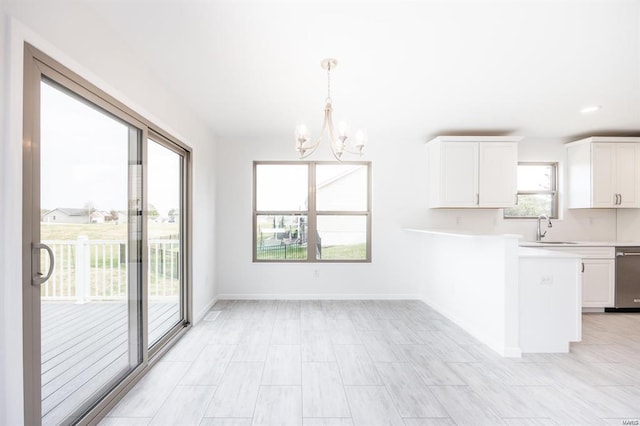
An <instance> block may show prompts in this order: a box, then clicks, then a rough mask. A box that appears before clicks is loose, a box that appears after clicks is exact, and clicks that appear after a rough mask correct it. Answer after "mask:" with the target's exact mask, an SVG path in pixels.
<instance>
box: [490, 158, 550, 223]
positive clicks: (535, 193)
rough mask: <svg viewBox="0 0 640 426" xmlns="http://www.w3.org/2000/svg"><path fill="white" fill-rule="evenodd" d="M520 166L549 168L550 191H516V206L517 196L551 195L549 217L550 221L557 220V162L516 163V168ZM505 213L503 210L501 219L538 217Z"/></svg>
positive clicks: (535, 217)
mask: <svg viewBox="0 0 640 426" xmlns="http://www.w3.org/2000/svg"><path fill="white" fill-rule="evenodd" d="M520 166H551V186H552V189H551V190H548V191H532V190H527V191H521V190H519V189H518V190H517V191H516V205H517V201H518V196H520V195H537V194H541V195H551V196H552V199H551V216H549V218H550V219H558V212H559V210H560V209H559V206H558V162H557V161H519V162H518V167H520ZM516 189H517V183H516ZM506 211H507V209H503V210H502V217H503V219H509V220H510V219H517V220H520V219H537V218H538V216H507V215H506Z"/></svg>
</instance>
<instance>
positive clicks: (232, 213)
mask: <svg viewBox="0 0 640 426" xmlns="http://www.w3.org/2000/svg"><path fill="white" fill-rule="evenodd" d="M321 118H322V109H321V108H320V109H319V110H318V119H319V120H320V119H321ZM292 126H293V124H292ZM370 145H371V146H369V147H367V154H366V156H364V157H363V158H362V159H363V160H367V161H372V184H373V188H374V190H373V198H372V205H373V207H372V232H373V244H372V262H371V263H370V264H339V263H334V264H319V263H312V264H285V263H252V257H251V256H252V252H251V241H252V239H251V232H252V225H251V224H252V204H251V194H252V162H253V161H254V160H296V159H297V156H296V153H295V150H294V137H293V127H292V131H291V133H290V134H287V135H284V136H282V137H275V136H273V137H269V136H247V137H245V138H241V139H237V140H222V141H220V143H219V144H218V155H217V157H216V158H217V162H216V170H217V173H218V175H217V176H218V181H217V182H218V186H217V189H216V194H217V197H218V198H217V203H218V204H217V205H218V210H217V222H216V229H217V232H218V238H217V239H216V244H217V257H216V264H217V265H218V266H217V280H216V281H217V282H218V291H219V295H220V296H221V297H256V296H262V297H290V298H292V297H307V298H309V297H324V298H328V297H337V298H348V297H370V298H376V297H382V298H393V297H402V298H406V297H416V296H417V294H418V293H419V290H418V288H419V287H418V276H417V274H416V268H415V265H413V264H412V262H411V261H410V259H409V257H408V256H407V255H406V253H405V251H404V249H405V247H404V244H405V239H406V235H405V233H404V232H403V231H402V228H403V227H406V226H409V225H411V224H413V223H415V222H416V220H417V218H418V217H419V216H420V215H421V214H423V211H422V210H420V207H421V206H423V205H426V193H425V192H424V183H425V180H424V176H423V175H424V158H423V155H422V153H423V148H424V144H421V143H420V142H419V141H416V142H408V143H407V142H403V141H401V140H396V139H395V137H394V136H393V135H391V134H390V135H382V134H379V135H376V136H375V140H374V141H373V142H372V143H371V144H370ZM385 145H386V147H385ZM394 145H395V146H396V147H397V150H396V149H392V148H393V146H394ZM353 158H357V157H353ZM312 159H314V160H331V156H330V154H329V153H328V147H327V146H324V145H323V146H321V147H320V148H319V149H318V151H317V152H316V153H315V154H314V155H313V157H312ZM315 271H318V273H319V276H318V277H316V276H315V275H314V272H315Z"/></svg>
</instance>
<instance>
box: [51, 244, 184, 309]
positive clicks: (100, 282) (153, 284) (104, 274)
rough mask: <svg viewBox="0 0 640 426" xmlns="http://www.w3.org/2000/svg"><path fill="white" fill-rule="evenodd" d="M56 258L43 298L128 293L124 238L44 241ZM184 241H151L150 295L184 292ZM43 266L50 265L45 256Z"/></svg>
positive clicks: (98, 297) (82, 298) (83, 299)
mask: <svg viewBox="0 0 640 426" xmlns="http://www.w3.org/2000/svg"><path fill="white" fill-rule="evenodd" d="M43 242H44V243H45V244H47V245H48V246H49V247H51V250H53V255H54V258H55V264H54V271H53V274H52V275H51V278H50V279H49V280H48V281H47V282H46V283H45V284H43V285H42V290H41V294H42V299H43V300H52V301H53V300H60V301H63V300H64V301H68V300H74V301H76V302H78V303H86V302H91V301H95V300H122V299H126V298H127V297H128V295H127V288H128V287H127V283H128V279H127V276H128V275H127V274H128V264H127V255H126V254H127V253H126V250H127V248H128V246H127V242H126V241H124V240H89V239H88V238H87V237H85V236H80V237H79V238H78V239H77V240H74V241H62V240H56V241H53V240H50V241H43ZM179 253H180V242H179V240H175V239H158V240H150V241H149V244H148V274H147V276H148V292H149V298H150V299H163V298H175V297H178V295H179V292H180V285H179V284H180V274H181V271H180V255H179ZM41 259H42V266H41V267H42V269H41V270H43V271H46V270H47V269H48V268H49V258H48V256H41Z"/></svg>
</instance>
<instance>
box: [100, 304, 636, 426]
mask: <svg viewBox="0 0 640 426" xmlns="http://www.w3.org/2000/svg"><path fill="white" fill-rule="evenodd" d="M635 421H640V314H586V315H584V316H583V341H582V342H581V343H576V344H573V345H572V346H571V352H570V353H569V354H528V355H525V356H524V357H523V358H520V359H506V358H501V357H499V356H498V355H496V354H495V353H493V352H492V351H491V350H489V349H488V348H487V347H485V346H484V345H482V344H480V343H479V342H477V341H476V340H475V339H473V338H472V337H471V336H469V335H468V334H467V333H465V332H464V331H463V330H461V329H460V328H459V327H457V326H456V325H455V324H453V323H451V322H450V321H448V320H447V319H446V318H444V317H443V316H442V315H440V314H438V313H437V312H436V311H434V310H433V309H431V308H430V307H429V306H427V305H425V304H424V303H422V302H419V301H221V302H218V303H216V305H215V306H214V308H213V309H212V311H211V312H210V313H209V314H208V315H207V317H206V318H205V320H203V321H201V322H200V323H199V324H198V325H197V326H195V327H194V328H193V329H191V330H190V331H189V332H188V333H187V334H186V335H185V336H184V337H183V338H182V339H181V340H180V341H179V342H178V343H177V344H176V345H175V346H174V347H173V348H172V349H171V350H170V351H169V352H168V353H167V354H166V355H165V356H164V357H163V358H162V360H161V361H160V362H159V363H158V364H157V365H156V366H155V367H154V368H153V369H152V371H150V372H149V374H147V375H146V376H145V377H144V378H143V379H142V380H141V381H140V382H139V383H138V384H137V385H136V386H135V387H134V388H133V389H132V390H131V391H130V392H129V394H128V395H127V396H126V397H125V399H124V400H122V401H121V402H120V403H119V404H118V405H117V406H116V407H115V408H114V409H113V410H112V411H111V412H110V413H109V415H108V416H107V417H106V418H105V419H104V420H103V422H102V423H101V424H102V425H182V424H184V425H218V426H221V425H304V426H321V425H324V426H329V425H331V426H339V425H365V426H374V425H405V426H418V425H420V426H426V425H429V426H436V425H438V426H444V425H474V426H476V425H522V426H524V425H527V426H534V425H591V424H593V425H623V424H638V423H634V422H635ZM625 422H626V423H625Z"/></svg>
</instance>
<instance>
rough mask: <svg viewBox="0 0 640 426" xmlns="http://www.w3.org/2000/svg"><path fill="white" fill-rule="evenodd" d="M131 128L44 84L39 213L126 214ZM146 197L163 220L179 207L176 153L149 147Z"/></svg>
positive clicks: (42, 85) (150, 145)
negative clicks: (81, 210) (76, 210)
mask: <svg viewBox="0 0 640 426" xmlns="http://www.w3.org/2000/svg"><path fill="white" fill-rule="evenodd" d="M128 134H129V127H128V125H126V124H125V123H123V122H121V121H119V120H118V119H116V118H114V117H112V116H110V115H108V114H107V113H105V112H103V111H101V110H99V109H98V108H97V107H95V106H90V105H89V104H88V103H85V102H82V101H80V100H78V99H76V98H74V97H72V96H69V95H68V94H66V93H65V92H62V91H61V90H60V89H58V88H57V87H55V86H53V85H50V84H48V83H47V82H43V83H42V84H41V178H40V181H41V208H42V209H46V210H51V209H54V208H57V207H63V208H85V207H86V206H87V205H89V204H91V205H93V207H94V208H96V209H98V210H105V211H110V210H118V211H122V210H126V209H127V205H128V203H127V196H128V195H127V180H128V169H129V168H128V162H129V159H128V152H129V146H128ZM148 173H149V183H148V195H149V204H153V205H154V206H155V207H156V209H157V210H158V211H159V212H160V214H161V215H166V214H167V212H168V211H169V210H170V209H172V208H178V207H179V194H180V192H179V191H180V190H179V182H180V181H179V176H180V162H179V157H178V155H177V154H174V153H173V152H171V151H169V150H168V149H166V148H164V147H161V146H159V145H157V144H156V143H153V142H151V143H149V150H148Z"/></svg>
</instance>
